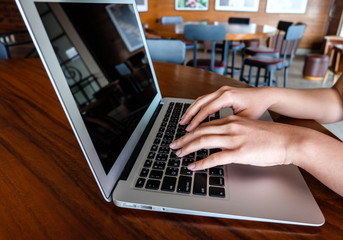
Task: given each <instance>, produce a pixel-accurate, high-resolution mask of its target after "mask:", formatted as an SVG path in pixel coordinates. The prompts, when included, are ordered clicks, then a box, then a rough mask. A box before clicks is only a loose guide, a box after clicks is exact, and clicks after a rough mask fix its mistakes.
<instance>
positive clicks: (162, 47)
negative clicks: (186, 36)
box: [147, 39, 186, 64]
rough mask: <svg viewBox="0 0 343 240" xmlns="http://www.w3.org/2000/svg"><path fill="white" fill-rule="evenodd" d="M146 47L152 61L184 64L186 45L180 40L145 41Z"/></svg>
mask: <svg viewBox="0 0 343 240" xmlns="http://www.w3.org/2000/svg"><path fill="white" fill-rule="evenodd" d="M147 45H148V49H149V53H150V56H151V59H152V60H153V61H160V62H168V63H175V64H184V62H185V57H186V44H185V43H184V42H183V41H181V40H170V39H147Z"/></svg>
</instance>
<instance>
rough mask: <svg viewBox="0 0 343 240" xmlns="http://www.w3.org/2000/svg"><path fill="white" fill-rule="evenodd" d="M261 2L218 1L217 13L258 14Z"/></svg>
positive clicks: (257, 0) (252, 0) (242, 0)
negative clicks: (238, 12) (239, 12)
mask: <svg viewBox="0 0 343 240" xmlns="http://www.w3.org/2000/svg"><path fill="white" fill-rule="evenodd" d="M259 4H260V1H259V0H216V2H215V6H214V9H215V10H217V11H242V12H258V7H259Z"/></svg>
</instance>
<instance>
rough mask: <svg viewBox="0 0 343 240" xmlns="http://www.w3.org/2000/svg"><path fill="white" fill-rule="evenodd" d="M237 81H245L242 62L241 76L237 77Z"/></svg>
mask: <svg viewBox="0 0 343 240" xmlns="http://www.w3.org/2000/svg"><path fill="white" fill-rule="evenodd" d="M239 80H240V81H245V79H244V62H243V65H242V70H241V75H240V77H239Z"/></svg>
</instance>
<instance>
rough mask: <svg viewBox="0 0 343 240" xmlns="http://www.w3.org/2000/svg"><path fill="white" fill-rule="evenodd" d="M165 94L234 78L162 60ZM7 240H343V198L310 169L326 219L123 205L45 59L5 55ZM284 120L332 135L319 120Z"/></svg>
mask: <svg viewBox="0 0 343 240" xmlns="http://www.w3.org/2000/svg"><path fill="white" fill-rule="evenodd" d="M155 65H156V66H155V67H156V73H157V76H158V78H159V80H160V86H161V88H162V94H163V95H164V96H175V97H188V98H195V97H197V96H199V95H201V94H204V93H208V92H211V91H214V90H216V89H217V88H218V87H219V86H221V85H224V84H228V85H232V86H237V87H246V86H247V85H245V84H243V83H240V82H238V81H236V80H234V79H230V78H227V77H224V76H219V75H217V74H215V73H211V72H206V71H204V70H199V69H195V68H191V67H184V66H179V65H172V64H166V63H155ZM0 73H1V74H0V156H1V157H0V159H1V168H0V189H1V199H0V213H1V220H0V221H1V225H0V239H44V240H46V239H92V240H94V239H101V240H104V239H178V240H181V239H206V240H207V239H224V238H225V239H280V240H281V239H342V237H343V227H342V226H343V198H342V197H340V196H338V195H337V194H335V193H334V192H332V191H331V190H329V189H328V188H327V187H325V186H324V185H322V184H321V183H320V182H318V181H317V180H316V179H314V178H313V177H311V176H310V175H309V174H307V173H306V172H304V171H303V174H304V177H305V179H306V181H307V183H308V185H309V187H310V189H311V191H312V193H313V195H314V197H315V198H316V200H317V201H318V204H319V206H320V208H321V209H322V211H323V214H324V216H325V218H326V223H325V225H324V226H322V227H318V228H314V227H303V226H293V225H282V224H275V223H262V222H251V221H241V220H230V219H220V218H210V217H199V216H189V215H179V214H169V213H160V212H150V211H143V210H131V209H123V208H118V207H116V206H115V205H114V204H113V203H107V202H105V200H104V199H103V198H102V195H101V194H100V191H99V189H98V187H97V185H96V183H95V180H94V178H93V176H92V173H91V171H90V169H89V167H88V165H87V163H86V160H85V159H84V157H83V155H82V152H81V150H80V147H79V145H78V143H77V141H76V139H75V136H74V134H73V133H72V130H71V127H70V126H69V123H68V121H67V118H66V116H65V115H64V112H63V110H62V108H61V106H60V104H59V102H58V100H57V97H56V94H55V92H54V91H53V88H52V86H51V84H50V81H49V80H48V77H47V74H46V73H45V70H44V69H43V66H42V64H41V62H40V60H39V59H26V60H0ZM277 120H278V121H283V122H287V123H290V124H296V125H302V126H307V127H311V128H315V129H317V130H319V131H323V132H325V133H327V134H329V132H328V131H327V130H325V129H324V128H322V127H321V126H320V125H319V124H317V123H316V122H314V121H300V120H292V119H288V118H282V117H278V118H277Z"/></svg>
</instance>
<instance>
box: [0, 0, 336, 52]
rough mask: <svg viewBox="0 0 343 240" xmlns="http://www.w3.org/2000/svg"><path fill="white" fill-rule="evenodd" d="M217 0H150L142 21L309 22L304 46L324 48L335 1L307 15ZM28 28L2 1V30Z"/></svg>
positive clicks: (320, 0)
mask: <svg viewBox="0 0 343 240" xmlns="http://www.w3.org/2000/svg"><path fill="white" fill-rule="evenodd" d="M214 2H215V1H214V0H210V2H209V11H176V10H175V0H163V1H161V0H148V4H149V11H148V12H143V13H140V15H141V19H142V22H144V23H152V22H154V21H156V19H157V18H160V17H161V16H175V15H180V16H183V18H184V20H185V21H191V20H204V19H205V20H206V19H207V20H210V21H227V19H228V17H229V16H239V17H250V18H251V19H252V22H255V23H258V24H269V25H276V24H277V22H278V21H279V20H290V21H294V22H303V23H306V24H307V28H306V31H305V35H304V37H303V40H302V41H301V43H300V48H310V49H320V48H321V43H322V41H323V37H324V34H325V28H326V24H327V21H328V16H329V11H330V6H331V3H332V0H308V4H307V11H306V13H305V14H266V13H265V8H266V3H267V0H260V6H259V11H258V12H256V13H255V12H253V13H251V12H229V11H215V10H214ZM22 29H25V25H24V23H23V21H22V19H21V17H20V14H19V12H18V9H17V7H16V5H15V3H14V0H0V32H5V31H16V30H22Z"/></svg>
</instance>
